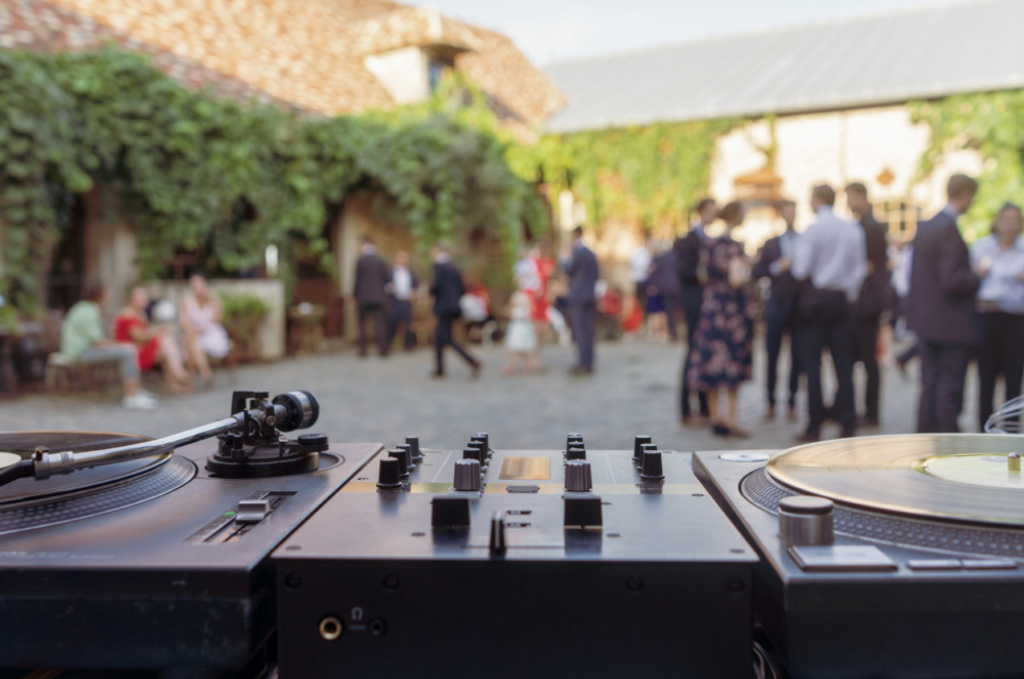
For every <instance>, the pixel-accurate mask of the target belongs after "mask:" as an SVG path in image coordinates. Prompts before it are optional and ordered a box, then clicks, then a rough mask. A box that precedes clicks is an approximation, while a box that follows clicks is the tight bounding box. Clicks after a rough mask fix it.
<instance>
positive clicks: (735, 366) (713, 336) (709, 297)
mask: <svg viewBox="0 0 1024 679" xmlns="http://www.w3.org/2000/svg"><path fill="white" fill-rule="evenodd" d="M744 216H745V210H744V208H743V205H742V204H740V203H738V202H735V201H734V202H732V203H729V204H728V205H726V206H725V207H724V208H722V211H721V212H720V213H719V217H720V218H721V219H722V221H724V222H725V227H726V232H725V234H723V235H722V236H720V237H718V238H716V239H714V240H711V241H709V243H708V245H707V246H706V249H705V251H704V252H703V253H702V257H703V258H704V261H705V264H706V268H707V281H706V283H705V285H704V297H703V301H702V302H701V309H700V321H699V322H698V324H697V332H696V335H695V336H694V340H693V343H694V351H693V352H692V353H691V356H690V371H689V378H690V388H691V389H694V390H697V391H704V392H707V394H708V410H709V414H710V418H711V425H712V431H713V432H714V433H715V434H716V435H718V436H730V435H731V436H741V437H746V436H748V434H747V433H746V432H745V431H743V430H742V429H740V427H739V425H738V424H737V422H736V395H737V391H738V390H739V386H740V384H742V383H743V382H746V381H747V380H749V379H750V378H751V374H752V367H753V366H752V356H753V345H754V342H753V340H754V316H753V309H752V306H751V301H750V291H749V287H750V286H749V281H750V275H749V268H748V267H749V262H748V261H747V258H746V256H745V255H744V254H743V246H742V244H740V243H738V242H737V241H735V240H733V239H732V238H731V237H730V233H731V232H732V230H733V229H735V228H736V227H737V226H739V225H740V224H742V223H743V218H744ZM723 393H724V394H725V396H726V408H725V410H724V412H723V408H722V403H721V397H722V394H723Z"/></svg>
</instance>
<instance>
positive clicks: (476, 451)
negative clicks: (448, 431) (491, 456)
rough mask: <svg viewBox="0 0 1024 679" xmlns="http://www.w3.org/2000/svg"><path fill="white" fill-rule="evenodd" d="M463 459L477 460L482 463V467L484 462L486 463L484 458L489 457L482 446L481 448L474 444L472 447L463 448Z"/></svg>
mask: <svg viewBox="0 0 1024 679" xmlns="http://www.w3.org/2000/svg"><path fill="white" fill-rule="evenodd" d="M462 459H463V460H476V461H477V462H479V463H480V466H481V467H482V466H483V464H484V460H486V459H487V456H486V455H485V454H484V451H483V449H482V448H479V447H477V446H472V447H470V448H463V449H462Z"/></svg>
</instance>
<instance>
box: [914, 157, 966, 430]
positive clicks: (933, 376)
mask: <svg viewBox="0 0 1024 679" xmlns="http://www.w3.org/2000/svg"><path fill="white" fill-rule="evenodd" d="M977 191H978V182H976V181H975V180H973V179H971V178H970V177H968V176H966V175H962V174H955V175H953V176H952V177H950V178H949V183H948V184H947V186H946V196H947V198H948V202H947V204H946V206H945V207H944V208H942V210H940V211H939V213H938V214H937V215H935V216H934V217H932V218H931V219H929V220H928V221H926V222H923V223H921V224H919V225H918V227H917V235H916V236H915V237H914V262H913V264H912V266H911V271H910V293H909V295H908V301H909V304H908V305H907V307H908V308H907V312H908V313H907V316H908V320H909V322H910V327H911V328H912V329H913V330H914V332H915V333H917V337H918V340H919V343H920V350H921V402H920V404H919V407H918V413H917V431H918V432H921V433H937V432H958V431H960V427H959V425H958V424H957V419H958V418H959V417H960V411H961V409H962V408H963V398H964V379H965V376H966V374H967V362H968V360H969V358H970V352H971V347H972V346H973V345H974V344H975V343H976V342H977V340H978V318H977V309H976V306H975V299H974V298H975V294H976V293H977V291H978V287H979V285H980V279H979V278H978V276H977V274H975V273H974V271H972V270H971V263H970V257H969V256H968V253H967V246H966V245H965V244H964V239H963V237H962V236H961V235H960V230H959V229H958V228H957V223H956V222H957V218H959V217H960V215H962V214H964V213H965V212H967V210H969V209H970V207H971V203H973V202H974V195H975V194H976V193H977Z"/></svg>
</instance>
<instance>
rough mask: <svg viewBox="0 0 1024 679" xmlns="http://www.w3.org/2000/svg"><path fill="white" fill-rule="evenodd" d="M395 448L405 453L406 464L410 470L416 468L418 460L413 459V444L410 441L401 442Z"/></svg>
mask: <svg viewBox="0 0 1024 679" xmlns="http://www.w3.org/2000/svg"><path fill="white" fill-rule="evenodd" d="M394 450H401V451H403V452H404V453H405V464H406V466H407V468H408V469H409V471H412V470H413V469H416V461H415V460H413V459H412V446H410V445H409V444H408V443H399V444H398V445H397V446H395V447H394Z"/></svg>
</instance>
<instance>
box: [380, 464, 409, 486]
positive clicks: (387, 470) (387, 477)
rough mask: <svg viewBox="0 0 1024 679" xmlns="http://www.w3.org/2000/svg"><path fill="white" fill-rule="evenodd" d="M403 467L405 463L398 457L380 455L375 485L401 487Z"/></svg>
mask: <svg viewBox="0 0 1024 679" xmlns="http://www.w3.org/2000/svg"><path fill="white" fill-rule="evenodd" d="M404 467H405V465H404V464H402V461H401V460H399V459H398V458H394V457H382V458H381V460H380V467H379V468H378V470H377V487H378V488H401V487H402V471H403V470H404ZM406 473H408V472H406Z"/></svg>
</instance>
